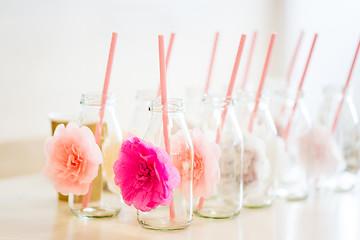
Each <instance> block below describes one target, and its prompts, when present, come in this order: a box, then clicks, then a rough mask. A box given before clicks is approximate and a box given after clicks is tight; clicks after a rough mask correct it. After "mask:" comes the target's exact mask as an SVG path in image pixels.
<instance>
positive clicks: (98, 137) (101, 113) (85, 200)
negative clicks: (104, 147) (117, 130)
mask: <svg viewBox="0 0 360 240" xmlns="http://www.w3.org/2000/svg"><path fill="white" fill-rule="evenodd" d="M116 40H117V33H115V32H113V33H112V38H111V45H110V52H109V59H108V63H107V68H106V74H105V81H104V86H103V92H102V96H101V106H100V111H99V118H98V121H97V123H96V130H95V141H96V143H97V145H98V146H99V147H100V143H101V141H100V140H101V129H102V122H103V118H104V112H105V104H106V99H107V93H108V88H109V82H110V76H111V69H112V65H113V60H114V54H115V48H116ZM91 189H92V183H91V184H90V187H89V191H88V192H87V194H86V195H84V197H83V200H82V207H83V208H86V207H87V205H88V203H89V199H90V193H91Z"/></svg>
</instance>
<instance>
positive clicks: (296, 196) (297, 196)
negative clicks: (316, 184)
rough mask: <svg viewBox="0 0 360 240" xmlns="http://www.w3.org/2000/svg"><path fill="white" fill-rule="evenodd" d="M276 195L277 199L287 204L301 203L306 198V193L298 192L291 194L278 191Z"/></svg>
mask: <svg viewBox="0 0 360 240" xmlns="http://www.w3.org/2000/svg"><path fill="white" fill-rule="evenodd" d="M276 195H277V197H279V198H282V199H285V200H286V201H289V202H295V201H303V200H305V199H307V197H308V194H307V193H306V192H304V191H300V190H298V191H291V192H289V191H286V190H279V191H278V192H277V194H276Z"/></svg>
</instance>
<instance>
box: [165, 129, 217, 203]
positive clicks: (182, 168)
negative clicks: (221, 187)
mask: <svg viewBox="0 0 360 240" xmlns="http://www.w3.org/2000/svg"><path fill="white" fill-rule="evenodd" d="M190 135H191V139H192V142H193V146H194V173H193V176H194V180H193V197H194V199H197V198H198V197H204V198H208V197H210V196H211V194H212V193H213V190H214V187H215V184H216V183H218V182H219V181H220V168H219V159H220V156H221V149H220V147H219V145H218V144H216V143H214V142H210V141H208V140H207V139H206V138H205V136H204V135H203V134H202V133H201V131H200V130H199V129H197V128H194V129H192V130H190ZM171 151H172V152H174V153H173V154H172V158H173V163H174V165H175V166H176V168H177V169H178V170H179V172H180V176H181V183H180V186H179V189H181V190H182V191H183V193H184V194H185V193H186V192H187V191H188V186H189V181H190V179H191V171H190V161H191V157H190V154H191V152H190V150H189V149H188V148H187V147H186V146H185V141H184V136H183V134H182V132H179V133H177V134H176V135H175V136H174V137H173V138H172V139H171Z"/></svg>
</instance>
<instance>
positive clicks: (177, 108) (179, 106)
mask: <svg viewBox="0 0 360 240" xmlns="http://www.w3.org/2000/svg"><path fill="white" fill-rule="evenodd" d="M163 107H164V106H163V104H162V102H161V99H160V98H157V99H154V100H152V102H151V105H150V107H149V111H151V112H154V113H162V112H164V109H163ZM166 112H167V113H183V112H184V100H183V99H181V98H168V99H167V111H166Z"/></svg>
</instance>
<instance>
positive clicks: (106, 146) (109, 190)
mask: <svg viewBox="0 0 360 240" xmlns="http://www.w3.org/2000/svg"><path fill="white" fill-rule="evenodd" d="M80 104H81V108H82V109H81V112H80V117H79V124H80V125H85V126H87V127H89V128H90V129H91V130H92V131H93V133H94V132H95V129H96V123H97V119H98V116H99V111H100V105H101V94H95V93H91V94H83V95H82V98H81V101H80ZM121 142H122V132H121V128H120V126H119V122H118V121H117V119H116V114H115V95H113V94H109V95H108V96H107V101H106V106H105V112H104V118H103V125H102V131H101V145H100V149H101V151H102V154H103V160H104V161H103V164H101V165H100V167H99V172H98V175H97V176H96V177H95V179H94V180H93V182H92V187H91V189H90V193H89V194H90V198H89V201H88V202H86V201H84V195H82V196H77V195H73V194H70V195H69V206H70V209H71V211H72V213H73V214H74V215H76V216H80V217H88V218H102V217H112V216H115V215H117V214H118V213H119V211H120V206H121V202H122V200H121V196H120V190H119V188H118V187H117V186H116V185H115V183H114V177H115V175H114V172H113V168H112V166H113V164H114V162H115V161H116V159H117V158H118V151H119V149H120V147H121Z"/></svg>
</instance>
